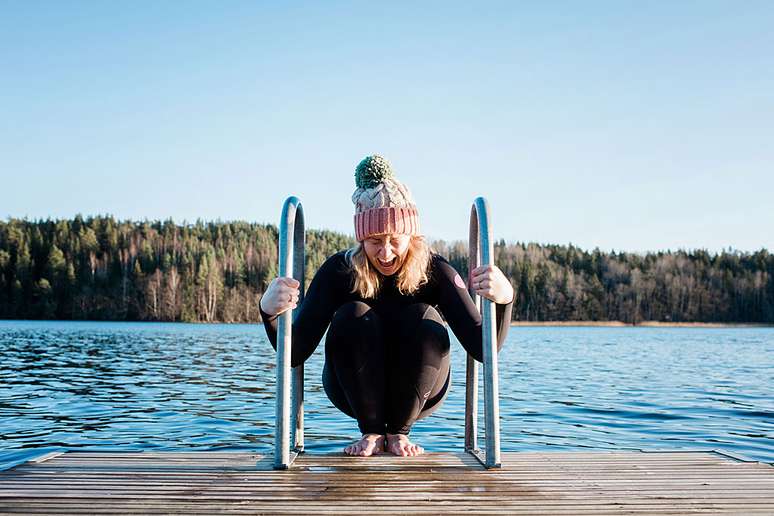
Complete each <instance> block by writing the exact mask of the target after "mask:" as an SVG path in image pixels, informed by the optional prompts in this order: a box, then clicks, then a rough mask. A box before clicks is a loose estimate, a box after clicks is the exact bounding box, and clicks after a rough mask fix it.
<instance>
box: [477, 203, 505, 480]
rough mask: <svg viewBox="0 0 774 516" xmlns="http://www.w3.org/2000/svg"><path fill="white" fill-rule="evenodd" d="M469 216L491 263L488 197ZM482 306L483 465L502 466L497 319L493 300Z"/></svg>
mask: <svg viewBox="0 0 774 516" xmlns="http://www.w3.org/2000/svg"><path fill="white" fill-rule="evenodd" d="M470 217H471V241H472V233H473V224H474V222H475V224H476V230H477V237H478V238H476V248H477V249H476V250H477V253H476V257H477V258H479V257H480V264H481V265H490V264H492V263H494V246H493V242H492V232H491V227H490V226H489V205H488V204H487V202H486V199H484V198H483V197H478V198H476V200H475V201H474V202H473V207H472V208H471V212H470ZM471 256H472V252H471ZM471 270H472V269H471ZM480 309H481V322H482V324H481V331H482V345H483V352H484V353H483V355H484V357H483V358H484V412H485V426H484V432H485V436H486V458H485V461H484V465H485V466H486V467H487V468H499V467H500V466H501V461H500V396H499V385H498V370H497V334H496V332H497V323H496V317H495V310H494V303H493V302H492V301H490V300H488V299H481V306H480Z"/></svg>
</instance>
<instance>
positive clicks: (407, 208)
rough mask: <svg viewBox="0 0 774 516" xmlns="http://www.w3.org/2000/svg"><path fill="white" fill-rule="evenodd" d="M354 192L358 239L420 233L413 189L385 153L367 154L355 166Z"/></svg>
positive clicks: (353, 199)
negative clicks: (394, 174)
mask: <svg viewBox="0 0 774 516" xmlns="http://www.w3.org/2000/svg"><path fill="white" fill-rule="evenodd" d="M355 185H356V186H357V189H356V190H355V193H354V194H352V202H353V203H354V204H355V238H356V239H357V241H358V242H362V241H363V240H365V239H366V238H368V237H370V236H373V235H384V234H387V233H400V234H404V235H418V234H419V212H418V211H417V207H416V205H415V204H414V200H413V199H412V197H411V192H409V189H408V188H407V187H406V185H404V184H403V183H401V182H400V181H398V180H397V179H396V178H395V177H394V176H393V173H392V167H391V166H390V163H389V162H388V161H387V160H386V159H384V158H383V157H381V156H378V155H376V154H374V155H373V156H367V157H366V158H364V159H363V161H361V162H360V164H359V165H358V166H357V168H356V169H355Z"/></svg>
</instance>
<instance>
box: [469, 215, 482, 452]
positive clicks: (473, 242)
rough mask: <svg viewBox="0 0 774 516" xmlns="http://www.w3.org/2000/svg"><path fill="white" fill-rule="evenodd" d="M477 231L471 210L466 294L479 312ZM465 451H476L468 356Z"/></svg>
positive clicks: (474, 385)
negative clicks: (475, 271)
mask: <svg viewBox="0 0 774 516" xmlns="http://www.w3.org/2000/svg"><path fill="white" fill-rule="evenodd" d="M478 230H479V227H478V216H477V215H476V210H475V208H473V209H472V210H471V213H470V228H469V231H468V293H469V294H470V297H471V298H472V299H473V303H474V304H475V305H476V306H477V307H478V309H479V312H480V311H481V307H480V299H479V296H478V294H476V293H475V291H474V290H473V281H472V274H473V269H475V268H476V267H478V264H479V262H480V261H481V256H480V253H479V252H478V238H479V231H478ZM465 451H467V452H474V451H475V452H477V451H478V362H476V361H475V359H473V357H472V356H470V355H467V357H466V360H465Z"/></svg>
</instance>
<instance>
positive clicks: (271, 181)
mask: <svg viewBox="0 0 774 516" xmlns="http://www.w3.org/2000/svg"><path fill="white" fill-rule="evenodd" d="M416 4H419V5H416ZM771 27H774V3H772V2H768V1H761V2H755V1H745V2H731V1H726V2H714V1H709V0H708V1H696V2H692V1H680V2H666V1H664V2H646V3H635V2H571V1H567V2H491V3H490V2H486V3H482V4H478V3H475V5H474V3H473V2H469V3H467V2H465V3H453V2H422V3H413V2H411V3H410V2H405V3H402V2H382V3H375V2H373V3H370V2H357V1H353V2H309V3H290V2H288V3H281V2H257V1H255V2H253V1H251V2H237V1H229V2H194V1H186V2H182V1H181V2H172V1H170V2H131V3H119V2H75V1H68V2H42V1H39V2H37V1H36V2H24V1H14V2H9V1H5V0H0V192H1V193H0V217H8V216H12V217H25V216H26V217H30V218H38V217H49V216H51V217H72V216H73V215H75V214H76V213H82V214H85V215H88V214H105V213H110V214H113V215H114V216H116V217H119V218H130V219H145V218H149V219H157V218H167V217H172V218H174V219H175V220H176V221H182V220H188V221H193V220H196V219H197V218H202V219H207V220H213V219H221V220H232V219H239V220H249V221H258V222H276V221H277V220H278V218H279V211H280V208H281V205H282V201H283V200H284V198H285V197H286V196H287V195H290V194H295V195H297V196H298V197H300V198H301V200H302V202H303V203H304V208H305V211H306V216H307V225H308V226H309V227H313V228H328V229H334V230H338V231H344V232H348V233H352V232H353V230H352V212H353V208H352V205H351V203H350V200H349V198H350V195H351V193H352V191H353V190H354V180H353V173H354V168H355V166H356V164H357V163H358V161H359V160H360V159H361V158H362V157H364V156H365V155H367V154H370V153H380V154H382V155H384V156H386V157H387V158H388V159H390V161H391V162H392V163H393V166H394V168H395V170H396V172H397V175H398V177H399V178H400V179H401V180H403V181H404V182H405V183H406V184H407V185H408V186H409V187H410V188H411V190H412V192H413V194H414V197H415V198H416V200H417V203H418V205H419V209H420V212H421V222H422V226H423V230H424V232H425V233H426V234H427V235H428V236H429V237H431V238H442V239H446V240H456V239H466V238H467V224H468V216H469V210H470V203H471V201H472V200H473V198H474V197H476V196H478V195H483V196H485V197H486V198H487V199H488V200H489V202H490V204H491V207H492V211H493V217H494V220H493V226H494V233H495V235H496V237H497V238H504V239H506V240H507V241H535V242H541V243H559V244H566V243H570V242H571V243H574V244H576V245H579V246H581V247H584V248H593V247H596V246H598V247H600V248H602V249H603V250H609V249H616V250H630V251H646V250H661V249H677V248H687V249H693V248H707V249H710V250H714V251H717V250H720V249H724V248H728V247H732V248H735V249H740V250H746V251H752V250H757V249H760V248H761V247H766V248H768V249H774V203H772V201H771V198H772V192H774V166H773V165H774V145H773V144H772V140H774V138H773V135H774V93H772V92H774V31H772V30H771Z"/></svg>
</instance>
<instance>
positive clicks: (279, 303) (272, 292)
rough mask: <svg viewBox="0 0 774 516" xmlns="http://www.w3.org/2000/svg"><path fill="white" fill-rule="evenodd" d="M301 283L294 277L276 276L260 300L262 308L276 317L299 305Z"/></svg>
mask: <svg viewBox="0 0 774 516" xmlns="http://www.w3.org/2000/svg"><path fill="white" fill-rule="evenodd" d="M300 286H301V284H300V283H299V282H298V280H296V279H293V278H274V280H273V281H272V282H271V283H269V288H267V289H266V292H264V293H263V297H262V298H261V301H260V303H259V304H260V306H261V310H263V311H264V312H266V313H267V314H268V315H271V316H272V317H274V316H275V315H279V314H281V313H282V312H285V311H287V310H291V309H293V308H295V307H296V306H297V305H298V295H299V288H298V287H300Z"/></svg>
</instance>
